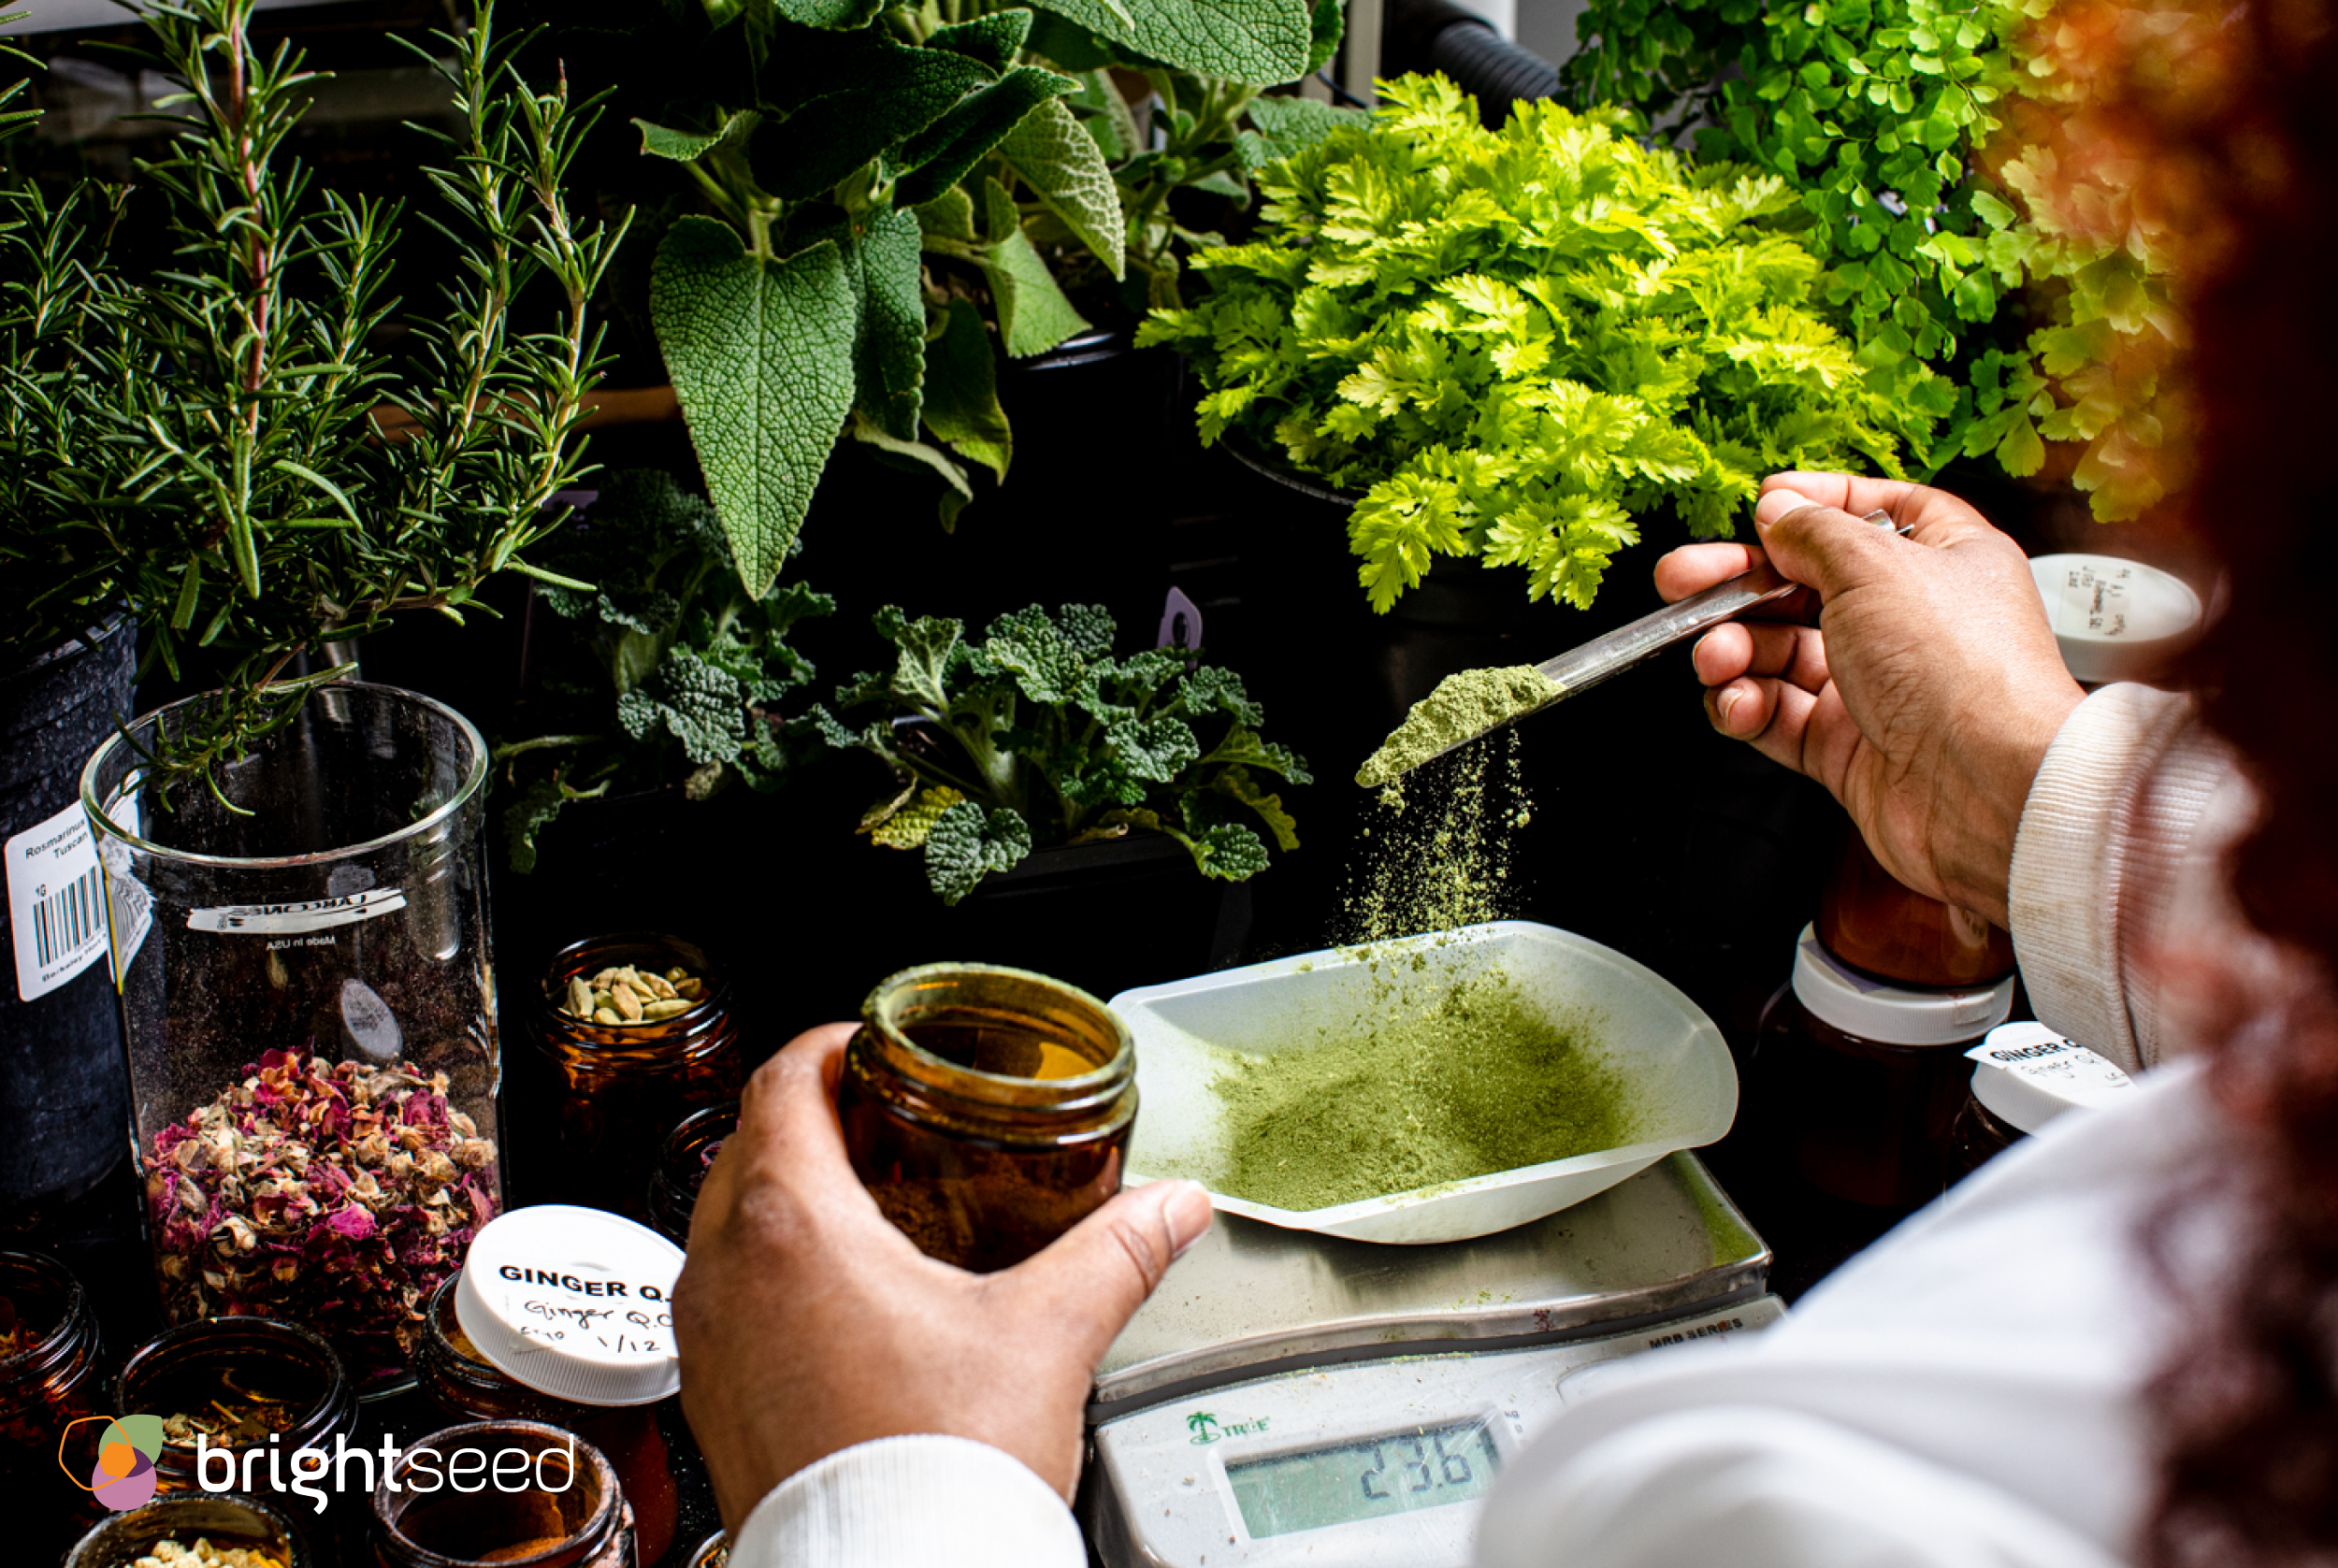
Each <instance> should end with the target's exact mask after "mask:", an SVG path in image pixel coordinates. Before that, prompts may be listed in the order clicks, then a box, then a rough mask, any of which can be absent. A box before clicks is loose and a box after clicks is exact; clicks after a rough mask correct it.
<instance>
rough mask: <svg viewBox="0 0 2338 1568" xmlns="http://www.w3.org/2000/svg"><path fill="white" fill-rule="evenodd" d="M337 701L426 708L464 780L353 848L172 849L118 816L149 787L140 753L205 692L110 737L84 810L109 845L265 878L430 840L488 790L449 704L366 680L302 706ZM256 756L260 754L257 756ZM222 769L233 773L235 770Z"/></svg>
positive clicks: (476, 738)
mask: <svg viewBox="0 0 2338 1568" xmlns="http://www.w3.org/2000/svg"><path fill="white" fill-rule="evenodd" d="M336 696H339V697H342V698H350V699H354V700H355V701H359V702H364V703H390V704H394V705H396V706H397V707H401V708H411V709H421V710H424V711H426V712H429V713H430V714H432V715H433V716H434V717H436V718H438V719H440V720H441V721H442V722H444V723H445V724H446V725H447V726H449V727H450V728H451V729H452V730H453V731H454V733H455V735H456V736H457V737H458V738H459V739H460V741H461V751H462V760H461V762H460V764H459V768H460V772H459V775H458V776H456V777H455V778H453V779H450V780H447V781H445V782H444V784H443V785H442V786H440V785H437V784H435V783H434V788H433V791H432V792H433V793H435V794H437V795H439V797H440V798H439V799H438V800H437V801H436V803H435V804H433V805H431V806H430V807H429V808H428V809H427V810H426V811H424V812H423V813H421V814H419V815H417V816H416V817H415V818H414V819H413V820H412V821H411V822H407V823H404V824H401V825H400V826H398V827H395V828H392V829H390V830H388V831H386V832H381V833H376V834H373V835H371V836H369V837H368V838H365V839H362V840H358V841H355V842H349V843H339V844H331V845H325V846H322V847H319V848H316V849H309V850H302V851H299V852H297V853H296V854H290V855H257V856H234V855H205V854H200V853H197V852H195V851H192V850H184V849H174V848H172V847H171V846H170V845H168V844H165V843H160V842H155V841H154V840H152V839H150V838H147V837H145V836H143V833H142V831H141V830H140V828H133V827H127V826H125V825H124V824H123V823H122V822H121V821H119V820H117V818H116V817H115V815H114V813H115V812H116V810H117V809H118V808H119V807H120V805H121V803H122V802H123V801H124V800H125V799H129V800H134V799H136V798H137V796H138V795H139V793H140V792H141V791H142V790H143V789H144V788H145V787H146V785H147V784H148V783H149V782H150V779H149V775H148V770H147V767H146V765H145V764H144V762H143V761H141V760H138V759H137V752H138V751H139V749H140V748H145V749H148V750H151V749H152V742H153V741H154V740H155V739H156V738H157V737H158V736H161V735H167V734H171V733H174V732H176V731H177V730H178V729H180V728H181V727H182V726H183V724H184V722H185V721H186V720H188V719H190V718H194V717H198V716H200V712H201V711H202V709H203V708H204V707H205V706H206V705H208V704H209V702H210V701H211V700H212V696H211V694H208V693H207V694H205V695H202V696H198V697H190V698H183V699H181V700H180V701H178V702H173V703H170V704H169V705H167V706H166V707H162V708H157V709H155V710H154V711H153V712H150V713H146V714H144V715H142V716H140V717H139V718H138V719H137V720H136V721H134V722H133V723H132V724H131V725H130V726H128V728H127V729H122V730H116V731H115V732H114V733H113V734H112V735H109V736H108V737H107V738H106V740H105V741H104V743H103V744H101V745H99V747H98V748H97V749H96V751H94V752H93V753H91V754H90V759H89V762H88V763H87V764H86V765H85V766H84V767H83V768H82V770H81V809H82V811H83V812H84V813H87V814H88V816H89V819H90V821H91V822H92V823H93V824H94V825H95V827H96V830H97V831H98V832H100V833H102V834H104V835H105V836H106V837H107V838H109V839H115V840H119V841H120V842H123V844H125V845H127V846H128V847H130V848H132V849H134V850H137V851H138V852H140V853H142V854H146V855H152V856H156V857H158V858H160V859H164V860H172V861H178V862H180V863H183V864H186V865H190V866H209V867H217V868H221V869H223V870H240V871H266V870H276V869H279V868H291V867H301V866H315V865H323V864H325V863H328V862H330V861H334V860H339V859H343V858H346V857H349V856H360V855H367V854H371V853H376V852H379V851H381V850H384V849H387V848H390V847H392V846H393V845H396V844H399V843H403V842H407V841H409V840H411V839H417V838H422V837H425V836H426V835H428V834H430V833H432V832H434V831H436V830H438V829H440V828H442V827H445V826H446V824H447V823H448V821H449V820H450V819H452V818H453V817H454V816H455V815H456V813H460V812H461V811H462V810H463V808H464V807H465V806H466V805H467V804H468V803H469V802H470V800H471V799H472V798H475V797H476V796H477V795H478V794H479V793H480V791H481V790H482V789H483V787H484V786H485V784H486V782H487V742H486V741H485V740H484V739H483V737H482V736H481V735H480V733H479V730H478V727H477V726H474V725H473V724H472V723H471V722H470V721H469V719H467V718H465V717H463V715H462V714H460V713H458V712H455V710H454V709H452V708H450V707H448V706H447V705H446V704H445V703H443V702H440V701H439V700H437V699H436V698H428V697H424V696H422V695H421V694H420V693H418V692H410V691H405V690H403V689H401V688H399V687H396V686H382V685H374V684H370V683H367V682H363V681H341V682H337V683H333V684H330V685H325V686H320V687H318V688H317V689H316V690H314V691H312V692H310V693H309V694H308V695H307V696H306V697H304V698H302V701H303V702H304V703H310V702H315V701H317V700H318V699H319V698H333V697H336ZM125 752H128V753H130V754H132V755H131V756H130V758H129V759H128V760H127V761H125V760H124V756H123V754H124V753H125ZM252 755H259V753H258V752H257V751H255V752H254V753H253V754H252ZM224 766H225V767H228V768H231V769H232V768H233V767H234V766H235V765H234V764H226V765H224ZM142 827H143V825H142V824H141V828H142Z"/></svg>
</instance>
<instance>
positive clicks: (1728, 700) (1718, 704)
mask: <svg viewBox="0 0 2338 1568" xmlns="http://www.w3.org/2000/svg"><path fill="white" fill-rule="evenodd" d="M1744 695H1745V694H1744V693H1743V692H1741V691H1739V690H1738V688H1737V687H1735V686H1724V687H1723V688H1722V689H1721V690H1719V691H1717V692H1715V693H1714V694H1713V706H1714V708H1716V709H1718V710H1719V711H1720V713H1721V722H1722V723H1723V724H1724V725H1727V724H1728V722H1729V711H1730V710H1731V709H1733V708H1735V707H1736V706H1737V705H1738V698H1740V697H1743V696H1744Z"/></svg>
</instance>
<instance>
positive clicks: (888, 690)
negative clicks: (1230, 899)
mask: <svg viewBox="0 0 2338 1568" xmlns="http://www.w3.org/2000/svg"><path fill="white" fill-rule="evenodd" d="M875 626H876V628H877V630H878V631H879V632H880V633H882V634H883V635H884V636H885V638H886V639H887V640H889V641H890V642H892V643H893V644H894V645H895V647H896V648H897V649H898V650H899V653H898V654H897V655H896V657H895V660H894V665H893V668H892V669H890V670H879V671H875V672H873V673H869V674H863V675H861V676H859V677H858V678H856V679H855V680H854V681H852V682H851V683H849V684H847V685H845V686H844V687H842V688H840V689H839V690H838V691H837V693H836V705H837V707H838V708H839V709H842V710H844V711H847V712H849V711H851V710H854V709H873V710H874V711H875V715H876V716H875V717H873V719H872V720H871V721H870V722H869V723H868V724H867V725H866V726H864V727H863V728H861V729H860V730H859V731H855V730H852V729H849V728H847V727H845V726H844V725H843V724H842V723H840V722H839V721H838V720H837V719H836V718H835V717H833V716H832V715H831V714H830V712H828V710H826V709H825V708H815V709H813V711H812V712H811V713H810V714H809V715H808V718H807V720H806V721H803V724H804V727H806V728H808V729H812V730H816V732H817V733H818V734H819V735H821V736H822V737H823V738H825V739H826V740H827V741H828V743H829V744H830V745H831V746H836V747H840V748H849V749H858V750H862V751H867V752H870V753H872V754H873V755H876V756H878V757H879V758H881V759H883V760H884V762H885V763H886V764H887V765H888V767H890V768H891V769H892V770H893V774H894V778H895V781H896V784H897V786H898V787H897V788H895V789H893V790H891V791H888V794H887V795H886V797H885V798H883V799H882V800H879V801H878V802H877V803H876V805H875V806H873V808H871V810H870V811H869V813H868V814H867V815H866V816H865V817H864V818H863V819H862V821H861V825H860V830H861V831H862V832H864V833H867V834H869V835H870V837H871V838H873V839H874V840H875V841H876V842H878V843H880V844H883V845H886V846H887V847H888V848H892V849H902V850H910V849H922V850H923V851H924V852H925V862H926V880H927V881H928V882H929V883H931V885H932V887H933V890H934V892H935V893H936V894H938V895H940V897H941V899H942V901H943V902H944V903H947V904H955V903H957V902H958V901H959V900H960V899H962V898H964V897H965V896H966V895H967V894H968V893H970V892H972V891H973V890H974V885H976V884H977V883H979V882H980V881H981V880H982V879H983V877H984V876H985V875H986V874H988V873H989V872H991V871H1004V870H1012V869H1013V868H1014V867H1015V866H1016V865H1017V863H1019V862H1020V861H1021V860H1022V858H1023V857H1024V856H1027V855H1029V854H1030V853H1031V852H1032V849H1033V848H1034V847H1039V846H1045V845H1049V844H1065V843H1089V842H1094V841H1096V840H1099V839H1117V838H1120V837H1123V836H1125V835H1127V834H1128V833H1130V832H1132V831H1140V830H1149V831H1152V832H1159V833H1165V834H1167V835H1168V836H1169V837H1171V838H1173V839H1175V840H1176V841H1177V842H1179V843H1181V844H1183V845H1184V846H1185V848H1186V850H1187V851H1188V852H1189V853H1190V854H1191V856H1193V864H1194V866H1195V867H1196V868H1198V869H1199V870H1200V871H1201V872H1202V874H1203V875H1204V876H1211V877H1217V878H1220V879H1221V880H1223V881H1226V882H1241V881H1244V880H1246V879H1248V878H1249V877H1252V876H1255V875H1257V874H1258V873H1259V872H1260V871H1263V870H1265V869H1266V865H1267V850H1266V845H1265V843H1264V842H1263V841H1262V840H1261V839H1260V837H1259V836H1258V834H1257V832H1256V831H1255V830H1254V829H1253V828H1252V827H1250V825H1249V821H1248V819H1250V818H1255V819H1256V820H1257V821H1259V822H1262V823H1263V824H1265V826H1266V828H1267V831H1268V832H1270V833H1272V834H1273V835H1274V838H1275V842H1276V843H1277V845H1278V846H1279V847H1281V848H1282V849H1284V850H1293V849H1296V848H1298V847H1299V836H1298V831H1297V826H1296V824H1294V823H1293V822H1292V818H1291V813H1289V812H1287V811H1285V810H1284V809H1283V803H1282V799H1281V797H1279V796H1277V795H1274V794H1271V793H1269V785H1268V784H1267V782H1266V778H1267V776H1268V775H1272V776H1274V777H1276V778H1280V779H1283V780H1286V781H1288V782H1290V783H1292V784H1306V783H1308V782H1309V779H1308V775H1307V770H1306V765H1305V764H1304V763H1303V762H1302V761H1301V760H1300V759H1299V757H1298V756H1297V755H1294V754H1293V753H1292V752H1291V751H1290V750H1288V749H1287V748H1285V747H1282V746H1278V745H1276V744H1275V743H1274V742H1272V741H1263V740H1261V739H1260V738H1259V733H1258V731H1259V726H1260V725H1261V724H1262V723H1263V720H1264V714H1263V712H1261V710H1260V708H1259V705H1258V704H1257V703H1256V702H1254V701H1252V700H1251V699H1250V698H1249V696H1248V694H1247V693H1246V692H1244V690H1243V689H1242V680H1241V677H1239V676H1237V675H1236V674H1234V672H1233V671H1232V670H1229V669H1219V668H1217V667H1215V666H1212V665H1200V664H1192V663H1191V662H1190V658H1189V655H1187V654H1186V653H1185V652H1184V651H1183V650H1181V649H1168V648H1161V649H1152V650H1148V651H1147V652H1144V653H1139V654H1133V655H1129V656H1128V657H1127V658H1115V657H1114V656H1113V654H1112V640H1113V625H1112V617H1111V616H1110V615H1109V614H1108V613H1106V612H1105V611H1104V609H1103V608H1102V607H1100V606H1096V605H1076V604H1075V605H1066V606H1064V607H1063V608H1062V609H1061V610H1060V611H1057V612H1056V613H1055V614H1054V615H1052V616H1051V615H1049V614H1048V613H1047V612H1046V611H1045V610H1043V609H1041V608H1040V607H1039V606H1037V605H1033V606H1032V607H1031V608H1030V609H1028V610H1021V611H1016V612H1014V613H1013V614H1008V615H1001V616H1000V617H998V618H997V619H996V620H994V621H992V622H991V623H990V626H989V629H988V630H987V631H985V632H984V634H983V638H982V640H980V641H979V642H974V641H969V640H967V639H966V636H965V627H964V626H963V625H962V624H961V623H960V622H958V621H954V620H948V619H945V618H943V617H940V616H927V617H926V618H924V619H922V620H916V621H912V620H911V619H909V617H908V616H906V615H904V614H903V613H902V611H899V610H897V609H894V608H893V607H891V606H889V605H888V606H887V607H886V608H885V609H883V610H880V611H877V613H876V616H875Z"/></svg>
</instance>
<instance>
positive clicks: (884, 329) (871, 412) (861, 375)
mask: <svg viewBox="0 0 2338 1568" xmlns="http://www.w3.org/2000/svg"><path fill="white" fill-rule="evenodd" d="M922 244H923V240H922V237H921V236H920V235H919V233H918V229H917V219H916V214H915V213H911V212H904V211H902V210H901V209H897V208H888V209H883V210H880V211H876V212H872V213H870V214H868V215H867V227H866V228H865V229H864V230H863V231H862V232H861V233H860V234H859V236H858V237H856V239H855V241H854V243H853V244H852V246H851V248H850V250H849V252H847V255H848V259H849V260H850V261H851V263H852V270H853V274H854V278H853V281H854V285H855V287H856V288H857V290H858V291H859V296H860V326H859V335H858V338H857V340H856V342H855V345H854V350H853V367H854V371H855V379H856V387H855V395H854V400H855V402H856V404H857V406H858V407H859V409H860V410H861V411H862V412H864V413H866V414H867V415H868V416H869V417H870V419H872V420H873V421H874V422H875V424H877V425H878V427H879V428H881V429H882V430H884V432H885V433H886V434H887V435H888V436H891V437H892V438H893V439H896V440H902V441H913V440H916V439H917V420H918V410H919V406H920V400H921V396H922V392H923V386H924V382H925V367H926V305H925V298H924V295H922V294H921V293H920V291H919V285H918V263H919V251H920V248H921V246H922Z"/></svg>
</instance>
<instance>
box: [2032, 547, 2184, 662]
mask: <svg viewBox="0 0 2338 1568" xmlns="http://www.w3.org/2000/svg"><path fill="white" fill-rule="evenodd" d="M2029 576H2030V579H2031V581H2033V582H2035V583H2037V584H2038V597H2041V598H2042V599H2044V600H2045V610H2046V619H2047V620H2048V621H2049V622H2051V623H2052V624H2053V626H2054V640H2055V641H2056V642H2057V643H2058V644H2059V645H2060V647H2061V650H2062V663H2063V664H2064V665H2065V666H2067V667H2068V668H2069V669H2070V672H2071V677H2072V678H2073V679H2075V680H2080V681H2085V682H2086V683H2088V684H2090V685H2091V684H2098V683H2101V682H2105V681H2137V680H2143V679H2146V678H2148V677H2150V676H2153V675H2157V674H2158V673H2160V672H2161V671H2162V670H2164V669H2166V667H2167V664H2168V661H2169V660H2170V659H2171V658H2172V657H2173V656H2174V655H2176V654H2178V653H2180V652H2182V651H2183V649H2184V647H2185V646H2186V644H2187V643H2189V642H2190V641H2191V640H2192V637H2193V634H2194V633H2195V632H2197V631H2198V630H2199V628H2200V624H2201V604H2200V596H2199V595H2198V594H2196V593H2194V592H2193V591H2192V589H2191V585H2190V584H2189V583H2186V582H2185V581H2184V580H2183V579H2182V578H2180V577H2176V576H2174V575H2172V574H2171V573H2169V572H2164V571H2161V570H2160V569H2159V568H2157V567H2147V566H2144V565H2143V563H2142V562H2140V561H2123V560H2120V559H2119V558H2118V557H2117V556H2115V555H2039V556H2036V557H2033V558H2032V559H2031V561H2030V563H2029Z"/></svg>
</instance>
